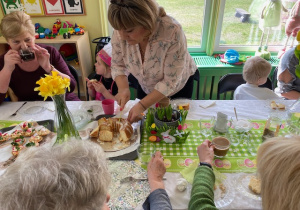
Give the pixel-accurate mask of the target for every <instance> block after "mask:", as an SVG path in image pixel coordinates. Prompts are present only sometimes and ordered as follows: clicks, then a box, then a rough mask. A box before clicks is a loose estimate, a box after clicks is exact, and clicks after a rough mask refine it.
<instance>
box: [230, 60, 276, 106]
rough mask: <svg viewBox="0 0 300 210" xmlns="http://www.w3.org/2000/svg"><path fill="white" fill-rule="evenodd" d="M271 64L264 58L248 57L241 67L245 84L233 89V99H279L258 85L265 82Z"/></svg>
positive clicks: (270, 91) (267, 89)
mask: <svg viewBox="0 0 300 210" xmlns="http://www.w3.org/2000/svg"><path fill="white" fill-rule="evenodd" d="M271 69H272V66H271V64H270V63H269V62H268V61H266V60H265V59H263V58H261V57H259V56H254V57H251V58H249V59H248V60H247V61H246V62H245V65H244V68H243V78H244V80H245V81H246V84H242V85H240V86H238V87H237V89H236V90H235V91H234V99H235V100H267V99H273V100H274V99H279V98H280V97H279V96H277V95H276V94H275V93H274V92H273V91H272V90H270V89H269V88H265V87H259V86H260V85H263V84H265V83H266V81H267V79H268V76H269V74H270V72H271Z"/></svg>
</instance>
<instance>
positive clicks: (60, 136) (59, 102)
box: [34, 71, 79, 143]
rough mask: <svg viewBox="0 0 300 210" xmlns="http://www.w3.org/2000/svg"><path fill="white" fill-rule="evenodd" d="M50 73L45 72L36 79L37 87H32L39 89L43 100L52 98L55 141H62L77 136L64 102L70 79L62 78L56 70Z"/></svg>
mask: <svg viewBox="0 0 300 210" xmlns="http://www.w3.org/2000/svg"><path fill="white" fill-rule="evenodd" d="M51 74H52V75H48V74H45V76H46V77H44V78H41V79H40V80H38V81H37V82H36V84H38V85H39V87H36V88H34V90H35V91H39V95H41V96H42V97H44V100H46V99H47V98H48V97H51V98H52V100H53V102H54V105H55V118H54V125H55V129H56V133H57V139H56V143H63V142H64V141H67V140H69V139H71V138H79V133H78V131H77V129H76V127H75V126H74V121H73V118H72V114H71V112H70V111H69V109H68V107H67V105H66V102H65V93H66V88H68V90H70V79H68V78H62V77H61V76H60V75H58V72H56V71H52V72H51Z"/></svg>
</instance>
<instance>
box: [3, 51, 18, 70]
mask: <svg viewBox="0 0 300 210" xmlns="http://www.w3.org/2000/svg"><path fill="white" fill-rule="evenodd" d="M21 62H22V60H21V57H20V55H19V52H18V51H16V50H9V51H8V52H7V53H6V54H5V55H4V67H3V68H5V69H8V70H10V71H13V70H15V67H16V64H19V63H21Z"/></svg>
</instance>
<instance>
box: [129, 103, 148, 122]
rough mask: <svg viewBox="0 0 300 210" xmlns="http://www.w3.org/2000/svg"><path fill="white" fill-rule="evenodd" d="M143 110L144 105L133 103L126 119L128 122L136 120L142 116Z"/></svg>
mask: <svg viewBox="0 0 300 210" xmlns="http://www.w3.org/2000/svg"><path fill="white" fill-rule="evenodd" d="M144 111H145V109H144V107H142V105H141V104H140V103H137V104H136V105H134V106H133V107H132V108H131V109H130V111H129V114H128V117H127V120H128V121H129V122H130V123H133V122H137V121H139V120H141V119H142V118H143V115H142V113H143V112H144Z"/></svg>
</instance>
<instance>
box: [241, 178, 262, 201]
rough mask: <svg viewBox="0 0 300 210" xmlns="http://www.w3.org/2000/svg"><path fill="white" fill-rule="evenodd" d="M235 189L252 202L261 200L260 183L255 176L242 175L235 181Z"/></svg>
mask: <svg viewBox="0 0 300 210" xmlns="http://www.w3.org/2000/svg"><path fill="white" fill-rule="evenodd" d="M236 187H237V190H238V191H239V192H241V193H242V194H244V195H245V196H247V197H249V198H252V199H254V200H258V201H260V200H261V196H260V190H261V181H260V179H259V178H258V177H257V175H255V174H242V175H241V176H239V177H238V178H237V179H236Z"/></svg>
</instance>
